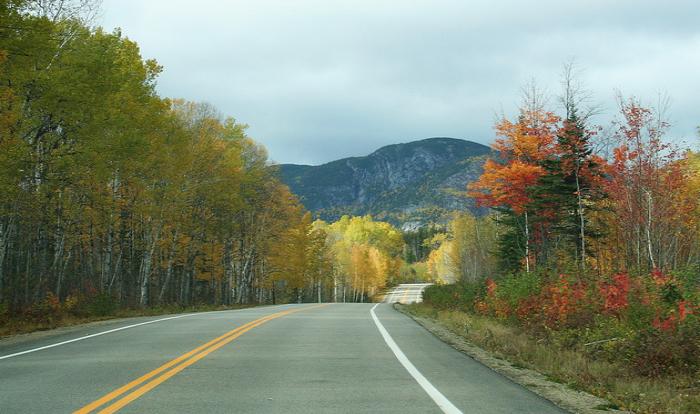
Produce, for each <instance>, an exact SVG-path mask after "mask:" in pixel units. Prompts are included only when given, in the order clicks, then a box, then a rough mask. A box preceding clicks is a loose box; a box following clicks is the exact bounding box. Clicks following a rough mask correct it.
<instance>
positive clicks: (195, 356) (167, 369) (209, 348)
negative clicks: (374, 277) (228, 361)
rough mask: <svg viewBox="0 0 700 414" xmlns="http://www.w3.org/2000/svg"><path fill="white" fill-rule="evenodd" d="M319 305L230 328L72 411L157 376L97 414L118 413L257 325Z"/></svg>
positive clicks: (90, 408) (86, 410)
mask: <svg viewBox="0 0 700 414" xmlns="http://www.w3.org/2000/svg"><path fill="white" fill-rule="evenodd" d="M322 306H326V304H323V305H316V306H311V307H304V308H301V309H288V310H285V311H281V312H277V313H273V314H271V315H267V316H265V317H262V318H259V319H256V320H254V321H251V322H248V323H246V324H245V325H242V326H239V327H238V328H236V329H233V330H231V331H229V332H226V333H225V334H223V335H221V336H219V337H217V338H214V339H212V340H211V341H209V342H207V343H205V344H203V345H200V346H198V347H197V348H195V349H193V350H191V351H189V352H187V353H185V354H183V355H181V356H179V357H178V358H175V359H173V360H172V361H170V362H167V363H166V364H164V365H162V366H160V367H158V368H156V369H154V370H153V371H151V372H148V373H146V374H145V375H142V376H141V377H139V378H137V379H135V380H133V381H131V382H129V383H128V384H126V385H123V386H122V387H120V388H117V389H116V390H114V391H112V392H110V393H108V394H106V395H104V396H102V397H101V398H99V399H97V400H95V401H93V402H91V403H90V404H88V405H86V406H84V407H82V408H80V409H79V410H77V411H74V414H85V413H89V412H92V411H93V410H94V409H96V408H98V407H100V406H102V405H104V404H106V403H108V402H110V401H112V400H114V399H116V398H117V397H119V396H120V395H122V394H124V393H126V392H127V391H129V390H131V389H132V388H134V387H136V386H138V385H140V384H142V383H144V382H146V381H148V380H150V379H151V378H154V377H156V378H155V379H153V380H151V381H150V382H147V383H146V384H144V385H143V386H141V387H140V388H138V389H136V390H134V391H132V392H131V393H129V394H127V395H126V396H124V397H122V398H121V399H120V400H118V401H116V402H115V403H113V404H111V405H109V406H107V407H105V408H104V409H102V410H101V411H100V414H102V413H114V412H116V411H118V410H119V409H121V408H123V407H124V406H126V405H127V404H129V403H131V402H132V401H134V400H136V399H137V398H139V397H141V396H142V395H144V394H146V393H147V392H148V391H150V390H152V389H153V388H155V387H157V386H158V385H160V384H162V383H163V382H165V381H166V380H168V379H169V378H172V377H173V376H175V375H176V374H177V373H179V372H180V371H182V370H184V369H185V368H187V367H188V366H190V365H193V364H194V363H196V362H197V361H199V360H201V359H202V358H204V357H205V356H207V355H209V354H210V353H212V352H214V351H216V350H217V349H219V348H221V347H222V346H224V345H226V344H228V343H229V342H231V341H233V340H234V339H236V338H238V337H239V336H241V335H243V334H244V333H246V332H248V331H250V330H251V329H253V328H255V327H257V326H260V325H262V324H264V323H267V322H269V321H271V320H273V319H277V318H279V317H282V316H285V315H289V314H291V313H295V312H300V311H303V310H310V309H315V308H319V307H322ZM183 361H184V362H183ZM178 364H179V365H178ZM173 367H174V368H173ZM161 373H162V375H160V376H158V375H159V374H161Z"/></svg>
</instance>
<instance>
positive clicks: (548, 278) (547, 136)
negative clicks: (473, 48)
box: [424, 71, 700, 412]
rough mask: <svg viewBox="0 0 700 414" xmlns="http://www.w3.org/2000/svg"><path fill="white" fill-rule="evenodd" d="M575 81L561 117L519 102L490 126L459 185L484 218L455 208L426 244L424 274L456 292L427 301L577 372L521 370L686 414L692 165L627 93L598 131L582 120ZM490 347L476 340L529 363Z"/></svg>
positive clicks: (695, 199)
mask: <svg viewBox="0 0 700 414" xmlns="http://www.w3.org/2000/svg"><path fill="white" fill-rule="evenodd" d="M565 73H567V75H570V71H566V72H565ZM573 84H574V82H572V79H571V78H570V77H569V76H565V79H564V85H565V89H564V93H563V99H562V101H561V102H562V104H563V105H562V107H561V108H560V110H559V111H556V110H552V109H549V108H546V107H545V105H544V104H543V100H542V99H541V96H540V95H538V94H537V93H530V94H528V95H527V96H526V99H525V100H524V103H523V105H522V106H521V108H520V112H519V114H518V115H517V117H516V118H515V119H505V118H504V119H502V120H500V121H499V122H498V123H497V124H496V132H497V134H498V139H497V140H496V142H495V144H494V145H493V150H494V156H493V157H492V158H491V159H490V160H488V161H487V162H486V163H485V165H484V171H483V174H482V175H481V177H480V178H479V179H478V180H477V181H476V182H474V183H473V184H472V185H470V186H469V194H470V195H471V196H472V197H474V198H476V200H477V201H478V202H479V203H480V204H481V205H482V206H485V207H490V208H491V212H490V214H489V215H488V216H484V217H474V216H471V215H469V214H467V213H460V214H458V215H456V216H455V218H454V220H453V221H452V222H451V223H450V225H449V227H448V231H447V233H446V234H444V235H441V236H439V237H438V236H436V237H433V239H432V240H433V241H436V242H437V243H435V245H436V248H435V249H434V250H433V251H432V252H431V254H430V256H429V259H428V265H429V270H430V272H431V274H432V276H433V277H434V278H440V279H442V280H443V281H448V282H449V281H452V280H457V281H458V282H459V283H456V284H451V285H443V286H433V287H431V288H429V289H427V290H426V291H425V293H424V300H425V305H426V306H428V307H429V308H430V309H446V310H451V311H457V314H462V315H464V313H467V314H471V315H467V319H468V318H476V319H475V320H478V319H479V318H483V317H485V319H483V320H488V321H489V323H494V321H498V323H502V324H505V325H509V329H511V332H515V334H514V336H515V335H521V334H523V333H524V334H525V335H526V336H528V337H529V340H532V343H536V344H537V346H546V347H547V352H548V353H551V354H552V355H554V356H555V360H557V358H558V359H563V358H564V356H567V358H575V359H576V360H577V361H579V362H577V365H576V368H575V369H559V368H558V367H556V366H553V365H552V364H548V363H543V362H542V360H538V359H537V358H530V359H529V360H528V361H527V362H528V363H531V364H533V366H535V367H536V368H541V369H543V370H545V371H546V373H547V374H550V375H554V376H555V377H558V378H559V379H560V380H562V381H566V382H570V383H576V384H582V385H583V386H584V388H587V389H589V390H591V391H593V392H596V393H602V394H604V395H606V396H607V397H609V398H611V399H613V401H615V402H616V403H617V404H619V405H620V406H622V407H624V408H631V409H633V410H634V411H635V412H636V411H638V410H639V411H640V412H690V411H693V408H692V407H697V399H696V398H694V396H693V395H691V394H692V393H690V394H688V393H685V392H684V391H683V390H685V389H690V388H692V387H695V386H697V378H698V374H699V373H700V358H698V355H700V227H699V226H700V222H699V221H698V218H699V217H700V157H699V156H698V155H697V154H696V153H693V152H692V151H690V150H689V149H683V148H679V147H676V146H674V145H673V144H671V142H672V140H671V139H670V138H669V137H667V136H666V135H665V134H666V132H667V130H668V127H669V124H668V123H667V122H666V121H665V120H664V119H663V117H662V115H663V108H648V107H645V106H643V105H642V104H641V103H640V101H639V100H637V99H634V98H629V99H624V98H620V99H619V101H618V103H619V109H620V113H619V116H618V119H617V120H616V121H614V123H613V124H612V125H610V126H609V127H605V128H601V127H599V126H595V125H593V124H592V121H591V119H592V118H591V117H590V116H589V115H590V113H591V112H590V111H587V110H585V109H583V108H582V100H581V95H580V94H579V92H578V90H577V89H575V88H572V85H573ZM502 340H503V341H507V343H506V342H503V343H498V341H493V340H489V341H490V342H488V343H489V344H492V345H493V344H496V345H495V346H496V347H501V348H502V349H510V350H511V351H510V352H509V353H510V354H511V355H516V357H517V355H525V354H527V352H528V351H527V349H526V346H525V345H523V343H524V342H518V341H513V338H502ZM512 343H515V344H516V346H515V347H514V348H511V345H512ZM519 346H523V347H525V348H523V349H519V348H518V347H519ZM532 355H534V354H532ZM572 355H575V357H572ZM562 365H565V364H562ZM601 367H604V368H605V369H600V368H601ZM658 378H662V379H663V381H658ZM600 384H604V385H603V386H601V385H600ZM635 384H636V385H635ZM639 384H645V386H644V387H642V388H640V389H641V390H643V391H644V392H643V393H639V392H629V390H631V389H633V387H634V386H639Z"/></svg>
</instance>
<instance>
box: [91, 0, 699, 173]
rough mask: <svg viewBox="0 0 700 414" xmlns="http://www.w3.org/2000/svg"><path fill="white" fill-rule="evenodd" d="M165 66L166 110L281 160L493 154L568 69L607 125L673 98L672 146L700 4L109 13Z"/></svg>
mask: <svg viewBox="0 0 700 414" xmlns="http://www.w3.org/2000/svg"><path fill="white" fill-rule="evenodd" d="M103 8H104V10H103V12H102V21H101V24H102V25H103V26H104V27H105V28H107V29H108V30H111V29H112V28H114V27H121V28H122V29H123V33H124V34H125V35H126V36H128V37H129V38H131V39H134V40H136V41H137V42H138V43H139V45H140V46H141V49H142V53H143V55H144V57H147V58H155V59H157V60H158V61H159V62H160V63H161V64H162V65H164V67H165V71H164V73H163V74H162V76H161V77H160V80H159V90H160V92H161V93H162V94H163V95H165V96H172V97H182V98H186V99H189V100H197V101H207V102H211V103H212V104H214V105H216V106H217V107H218V108H219V109H220V110H221V111H222V112H224V113H225V114H227V115H231V116H234V117H236V118H237V119H238V120H239V121H241V122H245V123H248V124H249V125H250V130H249V132H250V135H251V136H253V137H254V138H255V139H257V140H258V141H260V142H261V143H263V144H264V145H265V146H266V147H267V148H268V150H269V151H270V155H271V158H273V159H274V160H276V161H279V162H297V163H321V162H325V161H329V160H332V159H336V158H340V157H344V156H351V155H364V154H366V153H369V152H371V151H373V150H374V149H376V148H378V147H379V146H382V145H386V144H390V143H396V142H405V141H409V140H413V139H419V138H426V137H430V136H452V137H459V138H466V139H471V140H474V141H478V142H482V143H490V142H491V140H492V138H493V131H492V124H493V120H494V115H495V113H497V112H500V111H504V112H505V113H506V114H509V115H512V114H513V113H514V111H515V109H516V106H517V103H518V101H519V93H520V87H521V86H522V85H523V84H524V83H525V82H527V81H528V80H529V79H530V78H533V77H534V78H535V79H536V80H537V82H538V83H539V84H540V85H542V86H544V87H545V88H546V89H547V90H548V91H549V92H551V93H552V94H555V93H557V92H558V82H559V74H560V72H561V66H562V63H563V62H565V61H567V60H569V59H571V58H572V57H574V58H575V59H576V61H577V62H578V64H579V66H580V67H581V68H583V69H584V70H583V72H582V80H583V81H584V82H585V83H586V85H587V86H588V88H589V89H590V90H591V92H592V93H593V95H594V97H595V99H596V101H598V102H600V103H601V104H602V107H603V109H604V113H603V114H602V115H601V116H600V119H599V120H600V121H601V122H606V121H607V120H609V118H610V117H612V116H613V115H614V112H615V103H614V93H615V90H620V91H621V92H622V93H623V94H625V95H632V94H633V95H636V96H638V97H640V98H642V99H643V100H645V101H647V102H653V101H654V100H655V99H656V96H657V94H658V93H659V92H666V93H668V94H669V95H670V96H671V97H672V102H673V105H672V107H671V112H670V115H671V121H672V122H673V124H674V127H673V129H672V131H671V133H672V135H674V136H675V137H677V138H686V139H687V140H691V139H693V135H694V130H695V126H697V125H698V124H700V113H699V112H700V111H699V110H698V104H697V102H698V100H697V93H698V91H700V76H698V73H700V26H698V25H697V21H696V20H697V16H699V15H700V3H698V2H697V1H696V0H687V1H684V0H676V1H673V0H671V1H667V2H660V1H640V0H636V1H635V0H627V1H615V2H610V1H603V0H595V1H572V2H561V1H538V2H524V1H519V0H510V1H494V0H491V1H447V0H430V1H427V0H425V1H423V0H420V1H405V0H404V1H379V0H376V1H372V0H353V1H333V2H329V1H312V0H296V1H293V2H292V1H285V0H277V1H273V0H239V1H235V2H234V1H218V0H200V1H198V2H191V1H184V0H177V1H175V0H167V1H166V0H149V1H142V0H106V1H105V3H104V6H103Z"/></svg>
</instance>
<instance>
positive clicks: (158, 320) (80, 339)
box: [0, 306, 267, 360]
mask: <svg viewBox="0 0 700 414" xmlns="http://www.w3.org/2000/svg"><path fill="white" fill-rule="evenodd" d="M266 307H267V306H262V307H261V308H266ZM242 310H246V309H233V310H222V311H211V312H195V313H186V314H184V315H177V316H170V317H167V318H160V319H155V320H152V321H146V322H141V323H135V324H133V325H127V326H122V327H120V328H115V329H110V330H108V331H104V332H97V333H94V334H90V335H85V336H81V337H79V338H73V339H69V340H67V341H63V342H57V343H55V344H51V345H46V346H40V347H39V348H32V349H27V350H26V351H21V352H15V353H14V354H8V355H2V356H0V360H3V359H7V358H12V357H16V356H20V355H24V354H30V353H32V352H37V351H43V350H44V349H49V348H54V347H57V346H61V345H66V344H70V343H71V342H78V341H82V340H85V339H90V338H94V337H96V336H101V335H106V334H108V333H112V332H118V331H123V330H124V329H130V328H136V327H137V326H143V325H148V324H151V323H156V322H163V321H169V320H171V319H180V318H186V317H188V316H194V315H206V314H211V313H221V312H237V311H242Z"/></svg>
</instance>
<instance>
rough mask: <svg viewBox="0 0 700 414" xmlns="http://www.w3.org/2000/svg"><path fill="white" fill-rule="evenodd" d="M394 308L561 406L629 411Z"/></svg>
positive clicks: (597, 413)
mask: <svg viewBox="0 0 700 414" xmlns="http://www.w3.org/2000/svg"><path fill="white" fill-rule="evenodd" d="M394 309H396V310H397V311H399V312H401V313H403V314H405V315H407V316H408V317H410V318H411V319H413V320H414V321H416V323H418V324H419V325H421V326H422V327H423V328H425V329H426V330H427V331H428V332H430V333H432V334H433V335H435V336H436V337H437V338H438V339H440V340H442V341H443V342H445V343H447V344H448V345H450V346H452V347H453V348H454V349H456V350H458V351H460V352H462V353H464V354H466V355H468V356H469V357H471V358H473V359H474V360H476V361H478V362H480V363H481V364H483V365H485V366H486V367H488V368H490V369H492V370H494V371H496V372H498V373H500V374H501V375H504V376H505V377H507V378H509V379H510V380H512V381H513V382H515V383H517V384H520V385H522V386H523V387H525V388H527V389H529V390H531V391H532V392H534V393H535V394H537V395H539V396H541V397H543V398H545V399H547V400H549V401H551V402H552V403H554V404H555V405H557V406H558V407H560V408H562V409H565V410H567V411H570V412H572V413H576V414H601V413H630V412H629V411H620V410H614V409H608V408H606V409H600V408H598V407H609V406H610V403H609V402H608V401H606V400H604V399H602V398H599V397H596V396H594V395H591V394H589V393H586V392H583V391H577V390H573V389H571V388H569V387H568V386H566V385H565V384H561V383H558V382H554V381H550V380H548V379H547V378H546V377H545V376H544V375H542V374H540V373H539V372H537V371H534V370H531V369H527V368H521V367H517V366H515V365H513V364H511V363H510V362H508V361H506V360H504V359H501V358H498V357H496V356H494V355H493V354H491V353H489V352H488V351H486V350H484V349H482V348H480V347H477V346H476V345H474V344H471V343H470V342H468V341H467V340H466V339H464V338H463V337H461V336H459V335H457V334H455V333H453V332H452V331H450V330H449V329H447V328H446V327H444V326H442V325H441V324H440V323H438V322H437V321H435V320H433V319H430V318H425V317H420V316H415V315H412V314H411V313H410V312H407V311H406V309H405V307H404V306H403V305H400V304H395V305H394Z"/></svg>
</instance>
